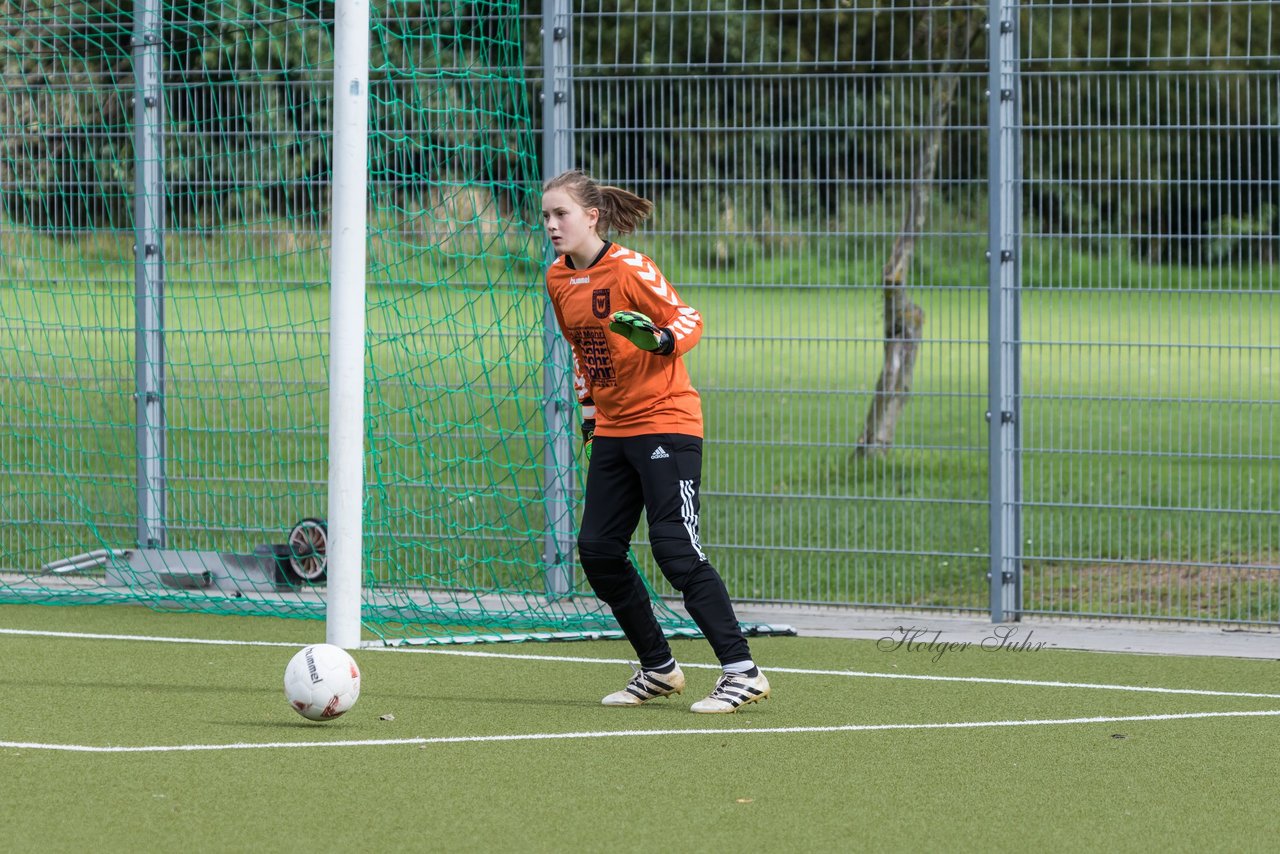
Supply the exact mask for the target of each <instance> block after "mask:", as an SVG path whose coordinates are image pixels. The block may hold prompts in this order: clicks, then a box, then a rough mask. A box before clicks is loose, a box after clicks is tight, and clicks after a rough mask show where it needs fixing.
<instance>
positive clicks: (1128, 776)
mask: <svg viewBox="0 0 1280 854" xmlns="http://www.w3.org/2000/svg"><path fill="white" fill-rule="evenodd" d="M39 633H45V634H39ZM61 633H65V634H61ZM82 634H97V635H101V636H100V637H82V636H74V635H82ZM106 635H110V636H113V637H105V636H106ZM120 636H133V637H135V638H143V637H146V638H152V639H151V640H144V639H117V638H118V637H120ZM158 638H167V639H191V640H189V641H188V640H184V641H181V642H172V641H168V642H166V641H161V640H157V639H158ZM197 640H198V641H232V642H233V643H197V642H192V641H197ZM319 640H323V627H322V626H321V625H319V624H316V623H308V622H299V621H286V620H275V619H269V618H239V617H216V616H202V615H179V614H163V613H155V612H152V611H148V610H144V609H142V608H136V607H114V606H113V607H92V608H53V607H39V606H0V650H3V662H4V666H3V668H2V669H0V696H3V701H2V705H0V816H2V817H3V828H4V830H3V831H2V832H3V841H2V842H0V846H2V847H3V850H5V851H41V852H43V851H73V850H74V851H153V850H154V851H176V850H184V851H266V850H282V851H292V850H297V851H303V850H307V851H311V850H330V851H332V850H359V851H370V852H373V851H605V850H610V851H671V850H675V851H686V850H695V849H699V850H725V851H733V850H757V849H761V850H780V851H896V850H915V851H920V850H925V851H932V850H947V851H962V850H974V851H979V850H980V851H1028V850H1037V849H1045V850H1106V851H1118V850H1121V851H1122V850H1134V851H1152V850H1167V851H1199V850H1230V851H1264V850H1265V851H1271V850H1274V848H1275V844H1276V839H1277V838H1280V819H1278V818H1277V809H1276V800H1275V791H1276V786H1275V775H1276V773H1277V766H1278V762H1280V737H1278V736H1277V731H1278V729H1280V680H1278V679H1277V664H1276V662H1274V661H1258V660H1242V659H1226V658H1191V657H1176V656H1134V655H1119V654H1107V653H1082V652H1068V651H1063V650H1054V649H1042V650H1039V651H1031V650H1024V651H1009V650H1004V651H999V652H994V651H988V650H982V649H980V648H978V647H970V648H967V649H962V650H953V651H950V652H946V653H944V654H943V655H942V656H941V657H937V656H936V650H928V649H920V648H916V649H915V650H914V651H908V650H907V649H905V648H904V647H902V646H899V647H897V648H896V649H890V648H889V647H890V646H891V645H889V644H877V643H876V642H875V641H846V640H831V639H814V638H803V637H801V638H759V639H756V640H754V641H753V644H752V647H753V652H754V654H755V657H756V660H757V661H758V662H760V663H761V664H762V665H764V667H765V668H766V671H767V672H768V673H769V675H770V679H771V682H772V684H773V688H774V694H775V696H774V698H773V699H771V700H768V701H766V702H764V703H761V704H758V705H755V706H750V707H748V708H747V709H746V710H745V711H743V712H740V713H738V714H736V715H724V716H722V715H714V716H712V715H708V716H700V715H693V714H691V713H690V712H689V711H688V706H689V703H691V702H692V701H694V700H696V699H700V698H701V696H702V695H704V694H705V693H706V691H708V690H709V689H710V688H711V686H712V684H713V683H714V680H715V674H716V671H715V670H714V669H713V668H711V667H709V666H698V665H709V664H710V662H711V661H712V659H711V655H710V652H709V650H708V648H707V646H706V644H705V643H704V642H702V641H699V640H678V641H675V642H674V646H675V650H676V654H677V656H678V657H679V658H680V659H681V661H682V664H683V666H684V668H685V673H686V676H687V677H688V679H689V686H688V688H687V690H686V693H685V695H684V696H683V697H681V698H678V699H677V700H673V701H664V700H660V701H656V702H654V703H651V704H649V705H646V706H644V707H640V708H634V709H614V708H604V707H602V706H600V705H599V698H600V697H601V696H603V695H604V694H606V693H608V692H610V691H612V690H616V689H617V688H619V687H621V685H622V684H623V683H624V682H625V681H626V679H627V678H628V677H629V676H630V673H631V671H630V669H629V667H628V665H627V664H626V663H625V660H624V659H625V658H626V657H627V655H628V654H629V648H628V647H626V646H625V644H623V643H620V642H611V641H609V642H606V641H596V642H584V643H571V644H570V643H566V644H523V645H501V646H498V645H490V646H483V647H469V648H463V649H458V648H453V649H444V650H441V651H437V652H424V651H420V650H418V651H392V650H384V649H378V650H373V649H366V650H361V651H357V652H356V658H357V660H358V661H359V663H360V665H361V669H362V671H363V690H362V694H361V698H360V701H359V703H358V704H357V705H356V707H355V708H354V709H353V710H352V711H351V712H349V713H348V714H347V715H346V716H345V717H342V718H340V719H338V720H336V721H331V722H329V723H325V724H315V723H310V722H308V721H305V720H303V719H302V718H301V717H298V716H297V715H296V714H295V713H294V712H293V711H292V709H290V708H289V707H288V706H287V705H286V703H285V701H284V699H283V695H282V692H281V679H282V674H283V671H284V667H285V664H286V663H287V662H288V660H289V658H290V657H291V656H292V654H293V652H294V651H295V647H297V646H301V645H303V644H305V643H310V642H316V641H319ZM935 659H936V660H935ZM921 677H923V678H921ZM1050 683H1056V684H1050ZM1138 689H1147V690H1138ZM1152 689H1155V690H1152ZM384 718H385V719H384Z"/></svg>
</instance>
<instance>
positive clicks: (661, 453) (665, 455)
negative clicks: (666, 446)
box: [649, 445, 671, 460]
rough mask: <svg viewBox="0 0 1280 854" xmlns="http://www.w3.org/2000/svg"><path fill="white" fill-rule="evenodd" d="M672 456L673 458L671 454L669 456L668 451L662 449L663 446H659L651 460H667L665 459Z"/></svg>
mask: <svg viewBox="0 0 1280 854" xmlns="http://www.w3.org/2000/svg"><path fill="white" fill-rule="evenodd" d="M670 456H671V455H670V454H668V453H667V452H666V451H664V450H663V449H662V446H661V445H659V446H658V447H657V448H655V449H654V451H653V453H652V454H650V455H649V459H651V460H665V459H667V458H669V457H670Z"/></svg>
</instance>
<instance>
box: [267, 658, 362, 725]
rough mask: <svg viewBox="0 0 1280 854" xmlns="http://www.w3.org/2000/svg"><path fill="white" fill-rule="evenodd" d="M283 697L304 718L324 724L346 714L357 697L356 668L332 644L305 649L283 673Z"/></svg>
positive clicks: (351, 659)
mask: <svg viewBox="0 0 1280 854" xmlns="http://www.w3.org/2000/svg"><path fill="white" fill-rule="evenodd" d="M284 696H285V699H287V700H288V701H289V705H291V706H293V708H294V710H295V711H297V713H298V714H300V715H302V716H303V717H304V718H307V719H308V720H312V721H327V720H331V719H332V718H336V717H338V716H339V715H342V714H343V713H345V712H347V711H349V710H350V709H351V707H352V706H354V705H355V704H356V700H357V699H359V697H360V668H359V667H357V666H356V661H355V659H354V658H352V657H351V656H350V655H348V654H347V651H346V650H345V649H342V648H341V647H337V646H334V645H333V644H327V643H318V644H315V645H313V646H305V647H303V648H302V649H300V650H298V654H297V655H295V656H294V657H293V659H292V660H291V661H290V662H289V666H288V667H286V668H285V670H284Z"/></svg>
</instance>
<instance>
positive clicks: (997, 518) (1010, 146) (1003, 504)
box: [987, 0, 1022, 623]
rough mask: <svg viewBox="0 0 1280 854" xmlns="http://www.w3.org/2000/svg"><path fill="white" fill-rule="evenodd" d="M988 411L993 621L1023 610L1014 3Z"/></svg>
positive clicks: (995, 172) (992, 52) (991, 252)
mask: <svg viewBox="0 0 1280 854" xmlns="http://www.w3.org/2000/svg"><path fill="white" fill-rule="evenodd" d="M987 26H988V39H987V42H988V63H989V65H988V87H987V88H988V92H987V95H988V133H989V162H988V167H989V168H988V178H987V188H988V198H989V211H988V235H987V240H988V251H987V258H988V303H987V305H988V317H989V321H988V322H989V325H988V360H989V365H988V396H989V401H988V410H987V421H988V422H989V424H990V427H989V430H988V436H989V450H988V454H989V469H990V482H989V498H990V538H989V542H990V547H991V561H990V567H989V572H988V578H989V579H990V609H991V621H992V622H993V623H1002V622H1005V621H1006V620H1016V619H1018V618H1019V617H1020V611H1021V607H1022V561H1021V559H1020V554H1021V551H1020V549H1021V529H1022V515H1021V514H1022V478H1021V468H1022V466H1021V457H1020V450H1019V448H1020V437H1019V432H1020V423H1019V422H1020V415H1021V412H1020V400H1021V385H1020V384H1021V366H1020V346H1021V318H1020V313H1021V307H1020V303H1019V288H1020V284H1021V266H1020V265H1021V257H1020V256H1021V245H1020V241H1019V236H1020V234H1021V210H1022V205H1021V178H1022V176H1021V165H1022V164H1021V146H1020V141H1019V137H1018V121H1019V119H1018V97H1019V91H1018V19H1017V8H1016V5H1015V3H1014V2H1012V0H991V2H990V3H989V4H988V17H987Z"/></svg>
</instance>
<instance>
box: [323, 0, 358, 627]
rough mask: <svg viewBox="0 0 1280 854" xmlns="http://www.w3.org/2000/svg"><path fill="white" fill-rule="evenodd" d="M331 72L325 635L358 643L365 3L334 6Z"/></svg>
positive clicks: (342, 0)
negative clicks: (331, 239)
mask: <svg viewBox="0 0 1280 854" xmlns="http://www.w3.org/2000/svg"><path fill="white" fill-rule="evenodd" d="M334 25H335V26H334V68H333V149H332V150H333V155H332V156H333V198H332V213H331V220H332V229H333V241H332V249H331V253H332V255H331V262H330V265H329V268H330V276H331V280H330V283H329V518H328V533H329V546H328V548H329V551H328V562H327V566H328V591H327V592H328V598H327V603H326V604H327V610H326V628H325V636H326V639H327V640H328V642H329V643H331V644H334V645H336V646H340V647H343V648H345V649H354V648H356V647H358V646H359V645H360V602H361V581H362V576H363V572H364V569H363V550H364V539H363V524H364V370H365V368H364V347H365V341H364V337H365V260H366V253H365V240H366V236H365V230H366V226H367V222H366V207H367V205H368V171H367V169H368V147H369V3H368V0H338V3H337V7H336V11H335V21H334Z"/></svg>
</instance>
